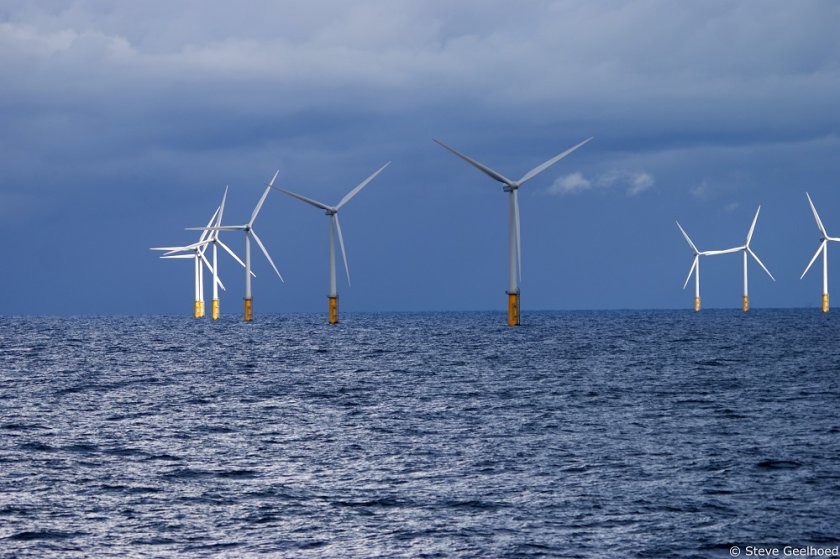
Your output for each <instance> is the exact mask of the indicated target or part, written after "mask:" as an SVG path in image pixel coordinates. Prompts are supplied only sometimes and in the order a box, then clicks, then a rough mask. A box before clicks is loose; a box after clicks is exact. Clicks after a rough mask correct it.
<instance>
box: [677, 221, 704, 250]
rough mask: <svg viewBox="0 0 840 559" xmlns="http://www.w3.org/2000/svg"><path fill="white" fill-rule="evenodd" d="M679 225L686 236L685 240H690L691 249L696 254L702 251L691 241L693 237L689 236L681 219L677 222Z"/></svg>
mask: <svg viewBox="0 0 840 559" xmlns="http://www.w3.org/2000/svg"><path fill="white" fill-rule="evenodd" d="M677 227H679V228H680V231H682V234H683V237H685V240H686V241H688V245H689V246H690V247H691V250H693V251H694V254H698V253H699V252H700V251H699V250H697V247H696V246H694V243H692V242H691V239H690V238H689V237H688V233H686V232H685V229H683V228H682V225H680V222H679V221H678V222H677Z"/></svg>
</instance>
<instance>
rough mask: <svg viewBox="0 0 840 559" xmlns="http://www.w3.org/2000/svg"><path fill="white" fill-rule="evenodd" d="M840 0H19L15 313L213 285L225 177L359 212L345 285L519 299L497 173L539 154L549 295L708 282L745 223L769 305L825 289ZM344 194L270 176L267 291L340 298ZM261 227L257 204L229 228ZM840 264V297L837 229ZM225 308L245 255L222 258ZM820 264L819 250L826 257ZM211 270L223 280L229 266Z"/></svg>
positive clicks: (523, 201) (529, 266)
mask: <svg viewBox="0 0 840 559" xmlns="http://www.w3.org/2000/svg"><path fill="white" fill-rule="evenodd" d="M838 27H840V3H838V2H836V1H834V0H822V1H821V0H814V1H806V2H790V1H788V0H785V1H777V0H768V1H757V0H755V1H753V0H705V1H688V2H673V1H667V0H639V1H634V2H620V1H612V0H580V1H578V0H569V1H548V0H545V1H541V0H532V1H527V2H515V3H512V2H507V1H497V0H480V1H479V0H473V1H471V0H466V1H459V2H451V1H437V0H405V1H399V2H394V1H392V0H356V1H354V2H344V1H338V0H323V1H317V0H316V1H312V2H306V3H303V2H276V1H269V0H265V1H257V0H254V1H243V2H237V3H231V2H220V1H214V0H206V1H198V0H194V1H190V0H185V1H183V2H177V3H172V2H169V1H158V0H149V1H146V2H133V3H124V2H112V1H104V0H84V1H81V0H79V1H74V0H69V1H68V0H61V1H50V0H42V1H39V2H29V1H18V0H2V2H0V73H2V76H3V80H2V84H0V118H2V120H0V122H2V126H0V250H2V254H3V264H2V266H0V314H3V315H22V314H40V315H75V314H85V315H90V314H184V315H185V316H189V315H190V314H191V313H192V300H193V270H192V264H191V263H190V262H188V261H179V260H174V261H165V260H160V259H159V258H158V255H157V254H155V253H153V252H152V251H150V250H149V248H150V247H153V246H160V245H183V244H188V243H190V242H192V241H194V240H196V239H197V236H198V233H196V232H193V231H185V230H184V228H185V227H190V226H199V225H204V224H205V223H206V222H207V221H208V220H209V219H210V216H211V215H212V213H213V212H214V211H215V209H216V207H217V206H218V204H219V202H220V200H221V197H222V194H223V192H224V189H225V186H226V185H229V187H230V190H229V194H228V203H227V208H226V211H225V215H224V222H225V223H228V224H238V223H243V222H245V221H247V217H248V216H249V215H250V212H251V210H252V209H253V207H254V205H255V204H256V202H257V200H258V199H259V197H260V195H261V193H262V189H263V187H264V185H265V183H266V182H267V181H268V180H269V179H270V178H271V176H272V175H273V174H274V172H275V171H278V170H279V174H278V178H277V185H278V186H281V187H283V188H286V189H289V190H292V191H296V192H299V193H301V194H304V195H306V196H309V197H311V198H314V199H317V200H320V201H323V202H326V203H329V204H333V203H336V202H338V200H340V199H341V197H342V196H343V195H344V194H345V193H346V192H347V191H349V190H350V189H352V188H353V187H354V186H355V185H356V184H358V183H359V182H361V181H362V180H363V179H364V178H365V177H367V176H368V175H370V174H371V173H373V172H374V171H375V170H376V169H378V168H379V167H380V166H381V165H383V164H384V163H386V162H388V161H391V162H392V163H391V165H390V166H389V167H388V168H387V169H386V170H385V171H383V173H382V174H381V175H380V176H378V177H377V178H376V179H375V180H374V181H373V182H371V183H370V184H369V185H368V186H367V187H366V188H365V189H364V190H363V191H362V192H361V193H360V194H359V195H358V196H357V197H355V198H354V199H353V200H352V201H351V202H350V203H349V204H348V205H347V206H346V207H345V208H343V209H342V212H341V225H342V228H343V232H344V239H345V242H346V246H347V253H348V258H349V265H350V272H351V279H352V286H349V287H348V285H347V282H346V280H345V279H344V278H343V277H341V276H339V296H340V305H341V309H342V311H343V312H362V311H373V312H379V311H433V310H435V311H437V310H453V311H466V310H499V311H502V310H503V309H504V308H505V304H506V296H505V290H506V288H507V211H508V207H507V198H506V195H505V194H504V192H503V191H502V188H501V185H499V184H498V183H495V182H494V181H492V180H491V179H489V178H488V177H486V176H485V175H483V174H481V173H480V172H478V171H476V170H475V169H474V168H471V167H470V166H468V165H466V164H465V163H464V162H463V161H461V160H459V159H458V158H456V157H454V156H453V155H452V154H450V153H449V152H447V151H446V150H444V149H442V148H441V147H440V146H438V145H437V144H435V143H434V142H433V141H432V140H433V139H434V138H436V139H439V140H441V141H443V142H446V143H447V144H449V145H452V146H454V147H455V148H457V149H459V150H461V151H462V152H464V153H466V154H468V155H470V156H471V157H473V158H475V159H477V160H479V161H481V162H483V163H484V164H486V165H488V166H490V167H492V168H493V169H496V170H497V171H499V172H500V173H502V174H504V175H507V176H513V177H519V176H521V175H523V174H524V173H525V172H526V171H528V170H529V169H531V168H533V167H535V166H536V165H538V164H539V163H541V162H543V161H545V160H547V159H549V158H550V157H552V156H554V155H556V154H558V153H560V152H562V151H564V150H565V149H567V148H569V147H571V146H572V145H575V144H577V143H578V142H580V141H582V140H583V139H585V138H588V137H590V136H594V137H595V139H594V140H593V141H592V142H590V143H589V144H587V145H585V146H584V147H582V148H581V149H580V150H578V151H577V152H575V153H573V154H572V155H570V156H569V157H567V158H565V159H563V160H562V161H560V162H559V163H557V164H556V165H554V166H553V167H551V168H550V169H549V170H547V171H546V172H544V173H543V174H541V175H539V176H538V177H537V178H535V179H533V180H531V181H530V182H528V184H527V185H525V186H523V187H522V189H521V190H520V206H521V217H522V249H523V250H522V263H523V279H522V283H521V291H522V308H523V312H524V313H527V312H528V311H529V310H543V309H544V310H553V309H558V310H565V309H658V308H666V309H667V308H686V309H690V308H691V307H692V305H693V296H694V294H693V290H692V288H691V287H690V286H689V288H687V289H686V290H683V289H682V286H683V282H684V281H685V278H686V275H687V273H688V271H689V267H690V265H691V262H692V258H693V253H692V252H691V249H690V248H689V246H688V245H687V243H686V242H685V240H684V239H683V238H682V236H681V234H680V232H679V230H678V229H677V227H676V225H675V220H679V221H680V223H681V224H682V225H683V227H684V228H685V229H686V230H687V231H688V233H689V234H690V235H691V237H692V239H693V240H694V242H695V243H696V244H697V246H698V248H700V249H701V250H708V249H721V248H728V247H732V246H736V245H740V244H743V242H744V239H745V237H746V233H747V229H748V228H749V225H750V222H751V220H752V217H753V215H754V214H755V211H756V209H757V207H758V206H759V205H761V213H760V217H759V219H758V224H757V226H756V231H755V235H754V237H753V240H752V244H751V246H752V248H753V250H754V251H755V252H756V253H757V254H758V255H759V257H760V258H761V259H762V261H763V262H764V263H765V264H766V265H767V267H768V268H769V269H770V271H771V272H772V273H773V275H774V276H775V277H776V281H775V282H773V281H771V280H770V279H769V278H768V277H767V276H766V275H765V274H764V272H762V271H761V270H760V269H759V268H758V266H756V265H754V264H751V266H750V295H751V304H752V306H753V308H760V307H813V308H815V309H816V308H818V307H819V305H820V293H821V277H820V274H819V271H820V270H819V269H816V270H813V271H811V272H809V274H808V275H807V276H806V277H805V279H803V280H800V279H799V276H800V274H801V273H802V271H803V269H804V268H805V266H806V265H807V263H808V261H809V260H810V258H811V256H812V254H813V253H814V251H815V250H816V249H817V246H818V243H819V232H818V230H817V228H816V225H815V223H814V219H813V217H812V215H811V213H810V209H809V207H808V204H807V200H806V198H805V192H806V191H807V192H809V193H810V194H811V196H812V198H813V199H814V202H815V203H816V205H817V208H818V210H819V211H820V214H821V217H822V219H823V222H824V223H825V224H826V227H827V228H828V231H829V234H831V235H836V236H840V189H838V186H840V183H838V177H840V157H838V156H840V110H838V108H837V107H838V102H839V101H838V100H840V34H838V33H837V29H838ZM327 223H328V222H327V219H326V216H324V215H323V212H320V211H319V210H316V209H315V208H312V207H309V206H306V205H304V204H302V203H300V202H299V201H297V200H294V199H292V198H289V197H287V196H284V195H283V194H282V193H279V192H272V193H271V194H270V195H269V196H268V199H267V200H266V203H265V206H264V207H263V210H262V212H261V213H260V215H259V217H258V218H257V221H256V223H255V229H256V231H257V232H258V233H259V235H260V237H261V238H262V240H263V241H264V242H265V244H266V246H267V248H268V250H269V251H270V253H271V255H272V257H273V258H274V260H275V262H276V263H277V266H278V268H279V269H280V271H281V273H282V274H283V276H284V279H285V280H286V281H285V283H281V282H280V281H279V280H278V278H277V277H276V276H275V275H274V273H273V271H272V270H271V268H270V267H269V265H268V264H267V263H266V261H265V259H264V258H262V256H261V255H259V254H258V253H256V252H255V253H254V271H255V273H256V275H257V277H256V278H255V279H254V285H253V289H254V310H255V314H256V315H257V316H258V315H259V314H260V313H272V314H273V313H284V312H322V311H325V310H326V305H327V299H326V295H327V291H328V274H327V264H328V260H327V250H328V245H327V242H328V241H327V239H328V237H327V234H328V230H327ZM223 240H225V242H227V244H228V245H230V246H231V247H232V248H233V249H234V250H236V251H237V252H238V253H239V254H240V256H241V255H242V254H243V251H244V240H243V238H242V235H241V233H227V234H225V236H224V237H223ZM830 248H831V249H832V250H830V251H829V289H830V291H833V290H834V289H835V287H834V286H836V289H837V296H836V297H837V299H836V300H837V301H838V304H840V264H837V265H835V264H834V259H835V257H834V255H835V254H836V255H837V257H836V259H837V261H838V262H840V246H831V247H830ZM219 269H220V274H221V277H222V280H223V281H224V283H225V287H226V288H227V289H226V291H225V292H223V293H222V295H221V307H222V313H223V314H241V307H242V298H243V295H244V272H243V271H242V269H241V267H239V265H238V264H236V263H235V262H234V261H233V260H232V259H230V258H221V260H220V266H219ZM815 272H816V273H815ZM701 280H702V281H701V296H702V299H703V305H704V307H707V308H709V307H724V308H726V307H730V308H738V307H739V306H740V303H741V289H742V287H741V260H740V255H725V256H718V257H712V258H706V259H705V260H704V261H703V263H702V277H701ZM206 290H207V299H208V300H209V298H210V297H209V293H210V283H209V280H208V282H207V284H206Z"/></svg>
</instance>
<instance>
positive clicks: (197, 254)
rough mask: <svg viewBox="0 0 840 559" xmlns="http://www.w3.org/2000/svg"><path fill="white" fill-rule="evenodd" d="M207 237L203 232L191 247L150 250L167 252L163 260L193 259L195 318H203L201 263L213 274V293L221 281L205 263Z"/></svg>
mask: <svg viewBox="0 0 840 559" xmlns="http://www.w3.org/2000/svg"><path fill="white" fill-rule="evenodd" d="M220 209H221V207H219V208H216V211H215V212H214V213H213V216H212V217H211V218H210V221H209V222H208V223H207V226H208V227H209V226H210V225H212V224H213V221H214V220H215V219H216V217H217V216H218V215H219V210H220ZM208 235H209V232H208V231H206V230H205V231H203V232H202V234H201V237H199V240H198V242H197V243H193V244H191V245H186V246H182V247H153V248H152V249H151V250H165V251H167V252H166V253H165V254H164V255H163V256H161V258H164V259H193V260H194V262H195V274H194V283H195V302H194V304H193V316H194V317H195V318H204V268H203V267H202V262H203V263H204V265H205V266H207V268H208V269H209V270H210V271H212V272H213V279H214V285H213V289H214V292H215V289H216V285H215V284H216V283H218V284H219V285H221V280H219V279H218V276H217V274H216V272H215V270H216V268H215V265H214V266H211V265H210V263H209V262H208V261H207V257H206V256H204V252H205V250H206V245H207V243H208V242H209V241H208V240H207V237H208ZM179 252H190V253H192V254H176V253H179ZM222 289H224V286H222Z"/></svg>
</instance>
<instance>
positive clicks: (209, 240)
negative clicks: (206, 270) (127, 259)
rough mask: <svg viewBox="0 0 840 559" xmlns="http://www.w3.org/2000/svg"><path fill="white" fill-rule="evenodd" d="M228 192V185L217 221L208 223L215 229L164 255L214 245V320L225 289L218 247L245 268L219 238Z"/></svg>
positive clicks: (212, 311) (212, 308) (206, 231)
mask: <svg viewBox="0 0 840 559" xmlns="http://www.w3.org/2000/svg"><path fill="white" fill-rule="evenodd" d="M227 193H228V187H225V193H224V195H223V196H222V203H221V204H220V205H219V209H218V210H217V212H216V216H215V223H213V222H212V221H211V223H208V224H207V226H208V227H210V225H213V226H214V229H212V230H208V229H205V230H204V232H203V234H202V239H199V241H198V242H197V243H194V244H192V245H188V246H186V247H182V248H181V249H180V250H173V251H170V252H168V253H166V255H164V257H168V258H183V256H170V255H172V254H174V253H176V252H183V251H184V250H196V249H198V248H200V247H201V249H202V251H204V250H206V245H209V244H212V245H213V265H212V267H211V269H212V271H213V301H212V307H211V314H210V316H211V318H212V319H213V320H218V319H219V316H220V309H219V287H221V288H222V289H224V285H222V281H221V280H220V279H219V266H218V262H219V255H218V247H219V246H221V247H222V248H223V249H224V250H225V251H227V253H228V254H230V255H231V257H232V258H233V259H234V260H236V261H237V262H238V263H239V265H240V266H242V267H243V268H244V267H245V263H244V262H242V260H241V259H240V258H239V257H238V256H237V255H236V253H235V252H233V251H232V250H231V249H230V247H229V246H227V245H226V244H225V243H223V242H222V240H221V239H220V238H219V229H218V227H220V226H221V224H222V216H223V214H224V212H225V201H226V200H227ZM205 234H206V235H207V236H206V237H205ZM251 275H252V276H254V273H253V272H252V273H251ZM201 283H202V284H203V280H202V281H201ZM201 290H202V292H203V290H204V288H203V286H202V287H201ZM202 301H203V297H202ZM202 315H203V312H202Z"/></svg>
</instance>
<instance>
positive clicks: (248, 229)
mask: <svg viewBox="0 0 840 559" xmlns="http://www.w3.org/2000/svg"><path fill="white" fill-rule="evenodd" d="M279 173H280V171H279V170H278V171H277V172H276V173H274V177H272V179H271V182H269V183H268V184H267V185H266V187H265V190H264V191H263V194H262V196H261V197H260V199H259V201H258V202H257V205H256V206H255V207H254V211H253V212H251V219H249V220H248V223H246V224H244V225H218V226H215V227H211V226H210V225H208V226H207V227H188V228H187V229H188V230H192V231H196V230H198V231H201V230H204V231H244V232H245V320H246V321H248V322H250V321H251V320H253V305H252V297H251V276H252V275H253V274H252V273H251V237H253V238H254V240H255V241H256V242H257V246H259V247H260V250H262V252H263V254H264V255H265V258H266V260H268V263H269V264H271V267H272V268H274V271H275V273H276V274H277V277H278V278H280V281H284V280H283V276H282V275H280V271H279V270H278V269H277V266H275V265H274V260H272V259H271V255H269V254H268V250H266V248H265V245H264V244H263V243H262V241H261V240H260V237H259V236H258V235H257V232H256V231H254V221H256V219H257V215H258V214H259V213H260V210H261V209H262V206H263V204H264V203H265V199H266V197H267V196H268V193H269V192H271V188H272V187H273V186H274V181H275V180H276V179H277V175H278V174H279Z"/></svg>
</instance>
